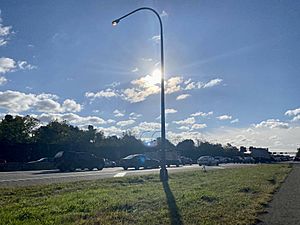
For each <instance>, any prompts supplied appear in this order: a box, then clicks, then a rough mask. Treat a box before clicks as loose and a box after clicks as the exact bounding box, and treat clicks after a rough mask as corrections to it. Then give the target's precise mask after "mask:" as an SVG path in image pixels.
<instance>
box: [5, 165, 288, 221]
mask: <svg viewBox="0 0 300 225" xmlns="http://www.w3.org/2000/svg"><path fill="white" fill-rule="evenodd" d="M290 170H291V168H290V167H289V166H288V165H258V166H253V167H252V166H251V167H243V168H238V169H225V170H215V171H208V172H206V173H205V172H203V171H195V172H182V173H176V174H171V175H170V179H169V185H165V186H164V187H165V188H164V187H163V184H162V183H161V182H160V181H159V177H158V175H147V176H134V177H128V178H117V179H116V178H114V179H105V180H97V181H82V182H75V183H74V182H73V183H65V184H53V185H46V186H45V185H44V186H32V187H22V188H1V189H0V193H1V197H0V224H5V225H7V224H28V225H34V224H39V225H40V224H113V225H117V224H193V225H194V224H222V225H225V224H230V225H232V224H253V223H254V222H255V221H256V218H257V215H258V213H261V212H262V211H263V210H264V207H265V205H266V204H267V202H268V201H270V199H271V198H272V194H273V193H274V191H275V190H276V189H277V188H278V187H279V186H280V183H281V182H282V181H283V180H284V178H285V177H286V176H287V174H288V173H289V171H290Z"/></svg>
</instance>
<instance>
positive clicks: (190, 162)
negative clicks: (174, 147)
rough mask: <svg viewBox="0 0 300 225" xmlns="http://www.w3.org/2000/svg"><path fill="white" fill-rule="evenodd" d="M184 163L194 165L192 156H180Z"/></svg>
mask: <svg viewBox="0 0 300 225" xmlns="http://www.w3.org/2000/svg"><path fill="white" fill-rule="evenodd" d="M180 160H181V163H182V165H193V160H192V159H191V158H188V157H185V156H181V157H180Z"/></svg>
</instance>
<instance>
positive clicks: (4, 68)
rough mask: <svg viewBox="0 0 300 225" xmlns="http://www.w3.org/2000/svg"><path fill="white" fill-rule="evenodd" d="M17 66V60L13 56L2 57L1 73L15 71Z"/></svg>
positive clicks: (0, 61)
mask: <svg viewBox="0 0 300 225" xmlns="http://www.w3.org/2000/svg"><path fill="white" fill-rule="evenodd" d="M16 67H17V65H16V62H15V60H13V59H11V58H4V57H1V58H0V74H1V73H3V74H4V73H7V72H11V71H13V70H14V69H15V68H16Z"/></svg>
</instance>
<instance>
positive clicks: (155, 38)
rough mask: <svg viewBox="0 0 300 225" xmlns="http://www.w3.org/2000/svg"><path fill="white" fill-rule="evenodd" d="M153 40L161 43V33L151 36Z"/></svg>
mask: <svg viewBox="0 0 300 225" xmlns="http://www.w3.org/2000/svg"><path fill="white" fill-rule="evenodd" d="M151 40H152V41H154V42H155V43H159V42H160V35H154V36H153V37H152V38H151Z"/></svg>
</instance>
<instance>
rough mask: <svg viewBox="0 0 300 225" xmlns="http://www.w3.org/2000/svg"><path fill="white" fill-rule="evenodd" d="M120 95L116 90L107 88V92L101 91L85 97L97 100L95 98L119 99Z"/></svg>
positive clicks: (87, 93)
mask: <svg viewBox="0 0 300 225" xmlns="http://www.w3.org/2000/svg"><path fill="white" fill-rule="evenodd" d="M117 96H118V94H117V92H116V91H115V90H113V89H110V88H107V89H106V90H101V91H99V92H96V93H93V92H86V93H85V97H87V98H91V99H95V98H111V97H117Z"/></svg>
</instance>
